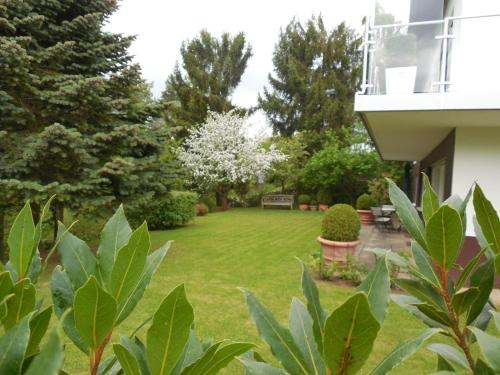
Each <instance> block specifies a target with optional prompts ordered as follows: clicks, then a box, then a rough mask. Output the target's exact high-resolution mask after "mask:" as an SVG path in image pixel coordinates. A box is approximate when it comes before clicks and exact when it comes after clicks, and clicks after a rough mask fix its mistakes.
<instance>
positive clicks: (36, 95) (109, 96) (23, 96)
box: [0, 0, 169, 233]
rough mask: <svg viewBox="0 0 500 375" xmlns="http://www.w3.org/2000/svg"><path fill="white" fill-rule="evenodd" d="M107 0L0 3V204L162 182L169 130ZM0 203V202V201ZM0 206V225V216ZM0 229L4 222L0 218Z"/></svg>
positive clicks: (89, 200)
mask: <svg viewBox="0 0 500 375" xmlns="http://www.w3.org/2000/svg"><path fill="white" fill-rule="evenodd" d="M116 9H117V2H116V1H113V0H92V1H88V0H85V1H82V0H24V1H18V0H7V1H4V2H3V3H2V4H1V5H0V62H1V63H0V197H1V198H0V204H1V205H2V207H3V208H5V207H10V206H12V205H14V204H19V203H20V202H21V201H22V200H25V199H28V198H30V199H32V201H33V203H34V207H35V211H36V207H37V204H38V203H40V202H42V201H45V200H46V199H47V198H48V197H49V196H51V195H53V194H57V197H56V200H55V204H54V207H55V209H54V212H55V214H54V218H55V219H62V215H63V209H64V207H75V208H79V207H82V206H84V205H102V204H112V205H114V204H116V203H117V202H124V201H125V202H126V201H128V202H134V203H140V202H143V201H144V200H147V199H150V198H151V197H152V196H153V195H154V194H155V193H157V192H161V191H163V190H165V189H166V186H168V181H169V180H168V178H167V177H168V173H166V171H165V168H166V167H165V165H164V164H163V163H162V162H161V160H160V156H161V154H162V152H163V148H164V145H165V142H166V139H167V134H166V132H165V129H164V127H163V125H161V124H158V123H157V122H156V121H153V120H154V118H155V116H156V115H157V114H158V108H157V105H156V104H155V103H154V102H153V101H152V99H151V96H150V90H149V86H148V85H147V84H146V83H145V82H144V81H143V80H142V78H141V77H140V70H139V68H138V67H137V66H135V65H131V64H130V61H131V56H130V55H129V53H128V47H129V46H130V43H131V42H132V40H133V38H132V37H126V36H122V35H120V34H113V33H109V32H105V31H104V30H103V26H104V25H105V23H106V22H107V20H108V18H109V16H110V15H111V14H112V13H113V12H114V11H115V10H116ZM0 211H1V210H0ZM1 219H2V217H1V214H0V226H1V224H2V221H1ZM0 232H2V233H3V228H0Z"/></svg>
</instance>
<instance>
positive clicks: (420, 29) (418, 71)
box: [361, 14, 500, 95]
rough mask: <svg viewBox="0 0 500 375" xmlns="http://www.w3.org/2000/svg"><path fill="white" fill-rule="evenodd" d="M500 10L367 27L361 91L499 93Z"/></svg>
mask: <svg viewBox="0 0 500 375" xmlns="http://www.w3.org/2000/svg"><path fill="white" fill-rule="evenodd" d="M496 35H500V14H498V15H488V16H477V17H448V18H445V19H443V20H437V21H425V22H415V23H406V24H392V25H376V26H371V27H369V26H367V28H366V31H365V40H364V44H363V45H364V66H363V84H362V91H361V94H367V95H384V94H403V93H439V92H441V93H444V92H483V93H484V92H500V71H499V69H498V61H499V60H500V48H498V47H497V46H496V43H495V40H496V39H497V38H496V37H495V36H496Z"/></svg>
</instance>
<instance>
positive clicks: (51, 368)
mask: <svg viewBox="0 0 500 375" xmlns="http://www.w3.org/2000/svg"><path fill="white" fill-rule="evenodd" d="M63 349H64V348H63V343H62V340H61V338H60V337H59V334H58V333H57V331H56V330H54V332H52V333H51V335H50V336H49V339H48V340H47V342H46V343H45V345H44V347H43V348H42V351H41V352H40V354H39V355H37V356H36V357H35V359H34V360H33V362H31V364H30V366H29V368H28V371H27V372H26V375H59V374H60V371H61V369H62V366H63V362H64V350H63Z"/></svg>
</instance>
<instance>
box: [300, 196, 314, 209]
mask: <svg viewBox="0 0 500 375" xmlns="http://www.w3.org/2000/svg"><path fill="white" fill-rule="evenodd" d="M297 200H298V202H299V209H300V210H301V211H307V210H309V204H310V203H311V197H310V196H309V195H307V194H300V195H299V197H298V199H297Z"/></svg>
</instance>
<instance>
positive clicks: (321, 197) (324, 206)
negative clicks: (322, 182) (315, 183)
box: [316, 190, 332, 211]
mask: <svg viewBox="0 0 500 375" xmlns="http://www.w3.org/2000/svg"><path fill="white" fill-rule="evenodd" d="M316 198H317V200H318V203H319V210H320V211H326V210H328V207H330V205H331V204H332V195H331V194H330V192H329V191H328V190H320V191H318V194H317V195H316Z"/></svg>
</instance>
